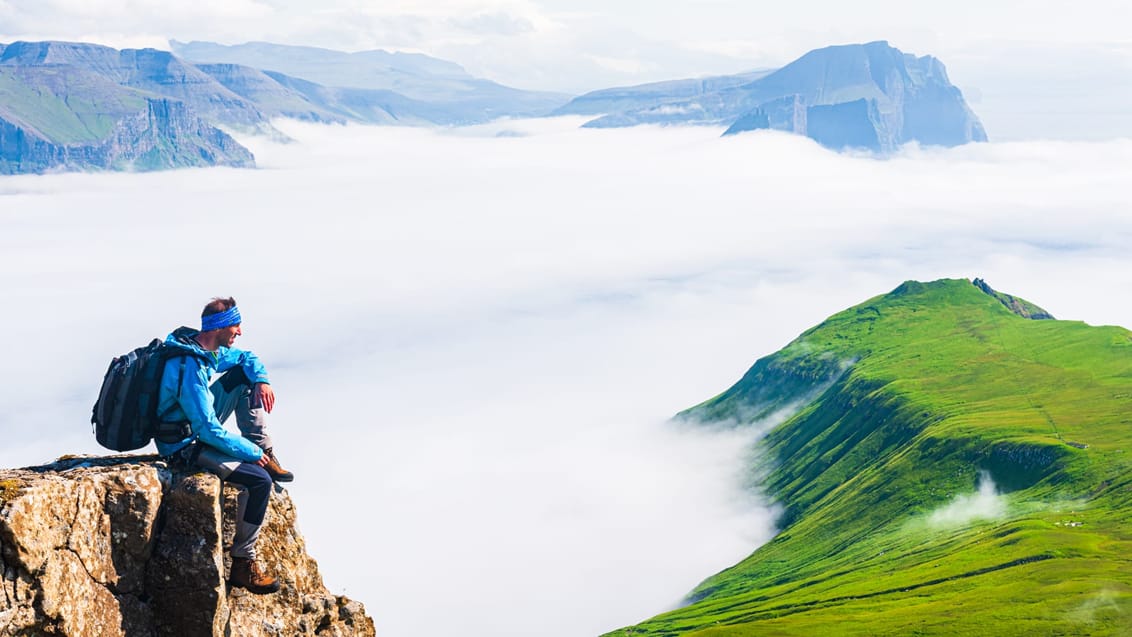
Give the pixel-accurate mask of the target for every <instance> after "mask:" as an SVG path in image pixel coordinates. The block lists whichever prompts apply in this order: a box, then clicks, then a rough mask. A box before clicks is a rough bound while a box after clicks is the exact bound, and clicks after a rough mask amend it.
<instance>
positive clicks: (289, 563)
mask: <svg viewBox="0 0 1132 637" xmlns="http://www.w3.org/2000/svg"><path fill="white" fill-rule="evenodd" d="M236 493H237V491H236V489H235V488H234V487H231V486H224V485H222V484H221V482H220V481H219V479H217V478H216V477H215V476H213V475H209V474H206V473H187V474H183V473H178V472H174V471H171V470H170V469H169V468H168V467H166V466H165V464H164V463H163V462H160V461H159V460H157V459H156V458H153V457H145V456H117V457H111V458H71V459H66V460H60V461H58V462H56V463H54V464H51V465H46V466H43V467H32V468H28V469H13V470H0V635H3V636H16V635H20V636H23V635H29V636H30V635H66V636H68V637H110V636H122V637H156V636H159V635H161V636H166V635H167V636H170V637H171V636H174V635H175V636H177V637H195V636H197V635H200V636H209V637H211V636H221V635H240V636H241V637H244V636H247V637H256V636H261V635H263V636H267V635H271V636H281V635H287V636H292V635H316V634H317V635H320V636H321V635H340V636H346V635H351V636H353V635H359V636H366V635H373V634H374V627H373V622H372V620H371V619H370V618H369V617H368V616H366V614H365V609H364V608H363V607H362V605H361V604H359V603H358V602H354V601H351V600H349V599H346V598H344V597H339V596H335V595H333V594H331V593H330V592H329V591H328V590H327V589H326V586H325V585H324V584H323V582H322V577H321V575H320V574H319V572H318V565H317V563H315V561H314V560H313V559H312V558H311V557H310V556H309V555H307V553H306V545H305V542H304V540H303V538H302V535H301V534H300V533H299V531H298V527H297V526H296V523H295V522H296V514H295V507H294V504H293V503H292V502H291V499H290V496H288V494H287V492H286V491H284V490H283V489H281V488H278V487H277V488H276V492H275V493H273V494H272V497H271V507H270V510H269V511H268V519H267V526H266V527H265V528H264V530H263V532H262V534H261V536H260V540H259V544H258V550H259V554H260V560H261V561H262V562H263V564H264V565H265V566H266V567H267V568H268V569H269V570H270V572H272V573H273V574H274V575H275V576H276V577H278V578H279V579H280V580H282V582H283V589H282V590H281V591H279V592H278V593H276V594H273V595H263V596H260V595H252V594H249V593H247V592H246V591H244V590H242V589H234V590H229V589H228V587H227V585H226V584H225V579H226V574H227V567H228V566H229V562H230V560H229V559H228V557H227V551H225V550H224V547H225V546H229V545H230V544H231V540H232V534H233V531H234V516H235V507H236Z"/></svg>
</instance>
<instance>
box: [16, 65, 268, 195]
mask: <svg viewBox="0 0 1132 637" xmlns="http://www.w3.org/2000/svg"><path fill="white" fill-rule="evenodd" d="M140 53H141V52H129V51H116V50H115V49H111V48H109V47H103V46H96V45H82V44H68V43H51V42H37V43H26V42H17V43H14V44H11V45H8V46H7V47H5V48H4V50H3V51H0V174H12V173H25V172H46V171H50V170H76V169H79V170H83V169H133V170H156V169H162V168H177V167H185V166H214V165H222V166H239V167H246V166H253V165H254V164H255V159H254V157H253V156H252V154H251V152H249V151H248V150H247V149H246V148H244V147H243V146H240V145H239V144H238V143H237V142H236V141H235V140H234V139H232V137H231V136H229V135H228V134H227V133H225V132H224V131H222V130H220V129H219V128H217V127H216V126H215V125H214V124H213V123H211V122H210V121H208V119H207V118H206V117H202V115H201V112H200V111H198V110H196V109H194V108H193V103H194V102H205V103H208V104H212V105H213V106H212V107H211V108H213V109H215V108H218V106H216V104H221V103H223V99H221V98H222V97H223V96H220V95H219V94H217V93H215V92H213V93H207V92H205V93H203V94H201V95H198V96H197V97H196V98H193V99H188V98H187V97H186V96H187V95H195V94H196V92H195V91H196V88H190V87H197V88H199V80H200V78H202V77H203V78H206V79H207V80H208V81H209V82H212V83H213V84H215V85H216V86H218V87H220V88H223V87H221V86H220V85H219V84H218V83H216V82H215V81H214V80H212V79H211V78H210V77H209V76H208V75H206V74H204V73H203V72H201V71H199V70H195V69H194V70H192V72H190V70H189V69H185V68H182V67H181V65H179V64H178V63H175V62H174V60H173V59H165V58H163V57H162V56H160V55H158V54H159V53H160V52H153V55H149V54H145V55H141V54H140ZM165 56H168V54H165ZM168 57H170V58H171V56H168ZM160 87H165V88H164V90H159V88H160ZM225 90H226V89H225ZM228 93H229V94H230V95H231V96H232V97H233V98H235V99H237V100H239V99H240V98H239V97H238V96H236V95H235V94H234V93H231V92H230V91H229V92H228ZM240 112H243V113H244V114H245V115H247V111H246V110H245V111H240ZM254 117H261V118H262V116H259V115H255V116H254ZM254 117H253V116H252V115H247V117H237V118H236V120H239V121H243V122H245V123H249V124H250V123H252V121H253V120H254Z"/></svg>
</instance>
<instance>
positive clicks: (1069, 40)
mask: <svg viewBox="0 0 1132 637" xmlns="http://www.w3.org/2000/svg"><path fill="white" fill-rule="evenodd" d="M1129 24H1132V5H1129V4H1128V3H1126V2H1122V1H1121V0H1083V1H1082V2H1077V3H1074V4H1073V5H1072V6H1071V7H1070V6H1067V5H1065V3H1063V2H1056V1H1054V0H1037V1H1031V2H1026V3H1018V2H1004V1H1001V0H995V1H991V2H984V1H977V0H957V1H955V2H950V3H948V4H947V5H946V7H944V6H942V5H938V4H923V3H909V2H896V1H895V0H863V1H861V2H852V3H845V2H835V1H832V0H831V1H824V2H796V3H782V2H779V3H752V2H742V1H741V0H693V1H686V2H661V3H656V2H637V1H624V0H622V1H612V2H595V1H592V0H582V1H570V2H567V1H565V0H553V1H534V0H414V1H413V2H406V1H403V0H399V1H386V2H373V1H364V0H326V1H324V2H319V3H317V4H314V3H310V2H298V1H296V0H162V1H160V2H158V1H156V0H0V42H11V41H14V40H18V39H24V40H36V39H67V40H81V41H90V42H99V43H102V44H108V45H111V46H116V47H142V46H153V47H157V48H168V41H169V39H177V40H181V41H191V40H207V41H215V42H220V43H224V44H238V43H241V42H246V41H251V40H267V41H272V42H280V43H285V44H301V45H309V46H321V47H326V48H332V49H339V50H349V51H356V50H367V49H374V48H381V49H386V50H402V51H414V52H421V53H426V54H428V55H433V56H436V57H440V58H443V59H447V60H450V61H453V62H456V63H458V64H461V65H463V66H464V67H465V68H466V69H467V70H468V71H469V72H471V73H472V74H474V75H476V76H479V77H485V78H488V79H492V80H496V81H499V82H502V83H504V84H508V85H512V86H516V87H519V88H524V89H532V90H533V89H538V90H550V91H559V92H565V93H568V94H580V93H583V92H586V91H590V90H595V89H600V88H608V87H611V86H624V85H632V84H640V83H644V82H651V81H658V80H667V79H678V78H686V77H701V76H706V75H715V74H727V73H736V72H741V71H747V70H751V69H761V68H777V67H780V66H782V65H785V64H787V63H789V62H790V61H792V60H794V59H796V58H798V57H800V56H801V55H803V54H804V53H806V52H807V51H809V50H812V49H815V48H820V47H824V46H829V45H834V44H849V43H860V42H869V41H873V40H887V41H889V43H890V44H892V45H893V46H895V47H897V48H899V49H901V50H903V51H905V52H907V53H914V54H916V55H933V56H935V57H937V58H939V59H941V60H942V61H943V62H944V64H945V65H946V66H947V68H948V72H949V76H950V79H951V80H952V82H953V83H954V84H955V85H957V86H958V87H960V89H962V90H963V92H964V95H965V96H966V98H967V100H968V102H969V103H970V105H971V107H972V108H973V109H974V111H975V112H976V113H977V114H978V115H979V116H980V117H981V118H982V120H983V123H984V125H985V126H986V129H987V132H988V135H990V137H991V138H992V139H993V140H997V141H1016V140H1025V139H1062V140H1102V139H1110V138H1112V137H1118V136H1119V137H1132V119H1130V118H1128V117H1127V116H1126V114H1127V113H1128V112H1132V32H1130V31H1129V30H1128V28H1127V25H1129Z"/></svg>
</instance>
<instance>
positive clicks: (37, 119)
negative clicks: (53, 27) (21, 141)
mask: <svg viewBox="0 0 1132 637" xmlns="http://www.w3.org/2000/svg"><path fill="white" fill-rule="evenodd" d="M145 105H146V104H145V99H144V98H143V97H141V95H139V94H138V93H137V91H134V90H132V89H128V88H123V87H121V86H118V85H117V84H114V83H112V82H110V81H109V80H106V79H104V78H101V77H99V76H97V75H95V74H93V73H89V72H86V71H82V70H79V69H74V68H71V67H66V66H42V67H34V68H25V67H18V66H0V116H3V117H5V118H6V119H9V120H11V121H13V122H14V123H17V124H19V125H22V126H26V127H29V128H31V129H32V130H34V131H36V132H38V133H39V134H40V135H42V136H43V137H44V138H45V139H47V140H48V141H51V142H54V143H56V144H84V143H92V142H98V141H101V140H103V139H105V138H106V137H107V136H108V135H109V134H110V132H111V130H113V128H114V126H115V124H116V123H117V121H118V120H119V119H120V118H121V117H122V116H123V115H126V114H131V113H136V112H138V111H142V110H144V109H145Z"/></svg>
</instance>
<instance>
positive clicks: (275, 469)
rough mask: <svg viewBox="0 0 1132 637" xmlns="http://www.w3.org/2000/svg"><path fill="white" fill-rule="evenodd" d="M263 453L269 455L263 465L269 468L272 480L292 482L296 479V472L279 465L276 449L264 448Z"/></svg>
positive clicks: (268, 471)
mask: <svg viewBox="0 0 1132 637" xmlns="http://www.w3.org/2000/svg"><path fill="white" fill-rule="evenodd" d="M263 455H264V456H266V457H267V464H265V465H263V468H264V469H266V470H267V473H268V475H270V476H271V479H272V480H274V481H275V482H290V481H292V480H294V479H295V474H293V473H291V472H290V471H287V470H286V469H284V468H283V467H281V466H279V459H278V458H276V457H275V452H274V451H272V450H271V449H264V450H263Z"/></svg>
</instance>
